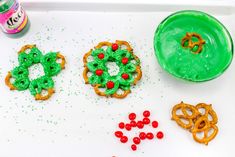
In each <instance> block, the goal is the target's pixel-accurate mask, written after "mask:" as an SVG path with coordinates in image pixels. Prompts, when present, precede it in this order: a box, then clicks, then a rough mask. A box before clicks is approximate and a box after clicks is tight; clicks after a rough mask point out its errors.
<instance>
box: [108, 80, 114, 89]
mask: <svg viewBox="0 0 235 157" xmlns="http://www.w3.org/2000/svg"><path fill="white" fill-rule="evenodd" d="M106 86H107V88H108V89H112V88H113V87H114V82H113V81H108V82H107V83H106Z"/></svg>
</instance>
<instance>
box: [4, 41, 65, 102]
mask: <svg viewBox="0 0 235 157" xmlns="http://www.w3.org/2000/svg"><path fill="white" fill-rule="evenodd" d="M26 51H29V52H28V53H27V52H26ZM18 54H19V55H18V61H19V66H17V67H15V68H14V69H13V70H12V71H10V72H8V74H7V76H6V78H5V83H6V85H7V86H8V87H9V88H10V89H11V90H19V91H23V90H26V89H29V91H30V93H31V94H32V95H33V96H34V97H35V99H36V100H47V99H49V98H50V97H51V95H52V94H53V93H54V81H53V79H52V78H51V77H52V76H55V75H57V74H58V73H59V72H60V71H61V70H62V69H64V68H65V62H66V61H65V58H64V56H62V55H61V54H60V53H57V52H49V53H47V54H46V55H43V54H42V52H41V51H40V50H39V49H38V48H37V47H36V45H26V46H24V47H22V48H21V50H20V51H19V53H18ZM58 59H61V62H60V63H57V60H58ZM38 63H40V64H41V65H42V66H43V70H44V74H45V75H44V76H42V77H39V78H36V79H34V80H32V81H30V79H29V70H28V68H29V67H30V66H32V65H34V64H38ZM12 78H13V79H14V81H11V79H12ZM43 90H46V91H47V94H46V95H42V91H43Z"/></svg>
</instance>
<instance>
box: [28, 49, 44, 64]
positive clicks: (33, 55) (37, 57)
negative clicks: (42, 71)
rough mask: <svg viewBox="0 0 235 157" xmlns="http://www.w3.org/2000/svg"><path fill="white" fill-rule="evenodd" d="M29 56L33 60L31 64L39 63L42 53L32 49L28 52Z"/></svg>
mask: <svg viewBox="0 0 235 157" xmlns="http://www.w3.org/2000/svg"><path fill="white" fill-rule="evenodd" d="M29 56H30V57H31V58H33V63H39V62H40V60H41V57H42V52H41V51H40V50H39V49H38V48H37V47H33V48H32V49H31V50H30V53H29Z"/></svg>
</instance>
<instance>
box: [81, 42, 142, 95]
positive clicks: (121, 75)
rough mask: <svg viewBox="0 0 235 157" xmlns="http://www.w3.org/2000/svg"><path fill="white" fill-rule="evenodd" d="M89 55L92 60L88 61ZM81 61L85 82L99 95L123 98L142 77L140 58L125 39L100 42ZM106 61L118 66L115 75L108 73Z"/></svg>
mask: <svg viewBox="0 0 235 157" xmlns="http://www.w3.org/2000/svg"><path fill="white" fill-rule="evenodd" d="M89 57H91V58H92V61H88V58H89ZM83 62H84V71H83V78H84V80H85V83H86V84H91V85H92V86H93V87H94V90H95V92H96V94H98V95H100V96H106V97H115V98H124V97H126V96H127V95H128V94H129V93H130V92H131V90H130V87H131V85H135V84H136V83H137V82H138V81H139V80H140V79H141V77H142V71H141V67H140V60H139V58H138V57H137V56H136V55H135V54H134V53H133V49H132V48H131V46H130V45H129V43H128V42H126V41H119V40H117V41H116V42H115V43H110V42H100V43H99V44H98V45H97V46H95V48H94V49H91V50H90V51H89V52H88V53H86V54H85V55H84V57H83ZM108 62H111V63H112V62H113V63H116V65H117V66H118V67H119V71H118V73H117V74H116V75H111V74H110V73H109V70H110V69H109V68H108V67H107V63H108ZM89 73H90V75H89ZM102 89H103V90H102Z"/></svg>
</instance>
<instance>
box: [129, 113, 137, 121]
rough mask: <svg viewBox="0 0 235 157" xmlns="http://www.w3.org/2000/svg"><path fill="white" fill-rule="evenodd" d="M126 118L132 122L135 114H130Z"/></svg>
mask: <svg viewBox="0 0 235 157" xmlns="http://www.w3.org/2000/svg"><path fill="white" fill-rule="evenodd" d="M128 117H129V119H130V120H134V119H135V118H136V114H135V113H130V114H129V116H128Z"/></svg>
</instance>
